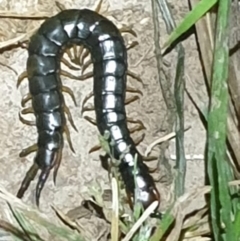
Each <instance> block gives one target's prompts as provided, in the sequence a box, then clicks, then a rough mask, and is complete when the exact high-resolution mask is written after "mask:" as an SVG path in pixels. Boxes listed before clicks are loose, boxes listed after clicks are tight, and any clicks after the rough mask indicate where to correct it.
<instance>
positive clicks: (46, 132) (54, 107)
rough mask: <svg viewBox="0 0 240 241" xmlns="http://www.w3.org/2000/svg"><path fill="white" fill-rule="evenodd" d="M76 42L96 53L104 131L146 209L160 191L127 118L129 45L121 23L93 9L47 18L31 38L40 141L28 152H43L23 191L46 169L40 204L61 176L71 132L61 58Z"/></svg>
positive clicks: (32, 89) (100, 119)
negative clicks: (47, 187) (54, 179)
mask: <svg viewBox="0 0 240 241" xmlns="http://www.w3.org/2000/svg"><path fill="white" fill-rule="evenodd" d="M72 44H77V45H83V46H84V47H86V48H87V49H88V50H89V52H90V53H91V58H92V63H93V78H94V86H93V93H94V106H95V113H96V124H97V127H98V130H99V132H100V134H101V135H104V134H105V133H106V132H108V133H109V134H110V135H109V140H108V141H109V142H111V143H114V145H110V147H111V153H114V157H115V158H116V159H121V163H120V166H119V171H120V173H121V176H122V179H123V182H124V183H125V186H126V191H127V193H128V194H129V195H131V196H133V197H134V199H135V200H137V201H139V202H141V203H142V204H143V206H144V207H145V208H146V207H148V205H149V204H151V203H152V202H153V201H155V200H159V193H158V191H157V189H156V187H155V184H154V181H153V178H152V177H151V175H150V174H149V170H148V167H147V166H146V165H145V164H144V162H143V158H142V156H141V155H140V153H139V152H138V151H137V149H136V147H135V144H134V142H133V140H132V139H131V137H130V131H129V129H128V127H127V123H126V122H127V118H126V111H125V92H126V76H127V49H126V46H125V45H124V40H123V38H122V36H121V33H120V31H119V30H118V29H117V27H116V26H115V25H114V24H113V23H112V22H111V21H109V20H108V19H106V18H105V17H103V16H101V15H99V14H98V13H96V12H93V11H91V10H88V9H82V10H76V9H72V10H64V11H62V12H60V13H59V14H57V15H55V16H54V17H51V18H49V19H47V20H46V21H45V22H44V23H43V24H42V25H41V26H40V28H39V30H38V31H37V32H36V33H35V34H34V35H33V36H32V37H31V39H30V43H29V47H28V53H29V57H28V60H27V77H28V80H29V90H30V95H31V100H32V110H31V111H32V112H33V113H34V114H35V116H36V127H37V130H38V140H37V144H36V145H34V147H31V148H30V149H28V150H25V152H26V153H28V152H30V151H33V149H34V150H36V151H37V154H36V156H35V159H34V164H33V166H32V167H31V169H30V170H29V172H28V174H27V175H26V177H25V179H24V181H23V183H22V185H21V187H20V190H19V192H18V194H17V196H18V197H22V196H23V194H24V192H25V190H26V189H27V187H28V185H29V184H30V181H31V180H32V179H33V178H34V176H35V175H36V172H37V168H39V169H40V170H41V173H40V176H39V179H38V183H37V187H36V201H37V204H38V203H39V197H40V193H41V190H42V188H43V186H44V184H45V182H46V180H47V178H48V175H49V173H50V171H51V169H52V168H54V177H56V174H57V169H58V167H59V165H60V162H61V156H62V148H63V133H64V132H66V133H67V134H69V133H68V129H67V128H66V117H65V114H64V113H65V112H66V106H65V103H64V98H63V94H62V89H63V86H62V83H61V80H60V72H61V70H60V61H61V57H62V54H63V52H64V50H65V49H66V48H68V47H69V46H71V45H72ZM26 98H27V97H26ZM27 100H29V98H27ZM120 157H121V158H120ZM135 157H137V164H136V173H135V175H136V186H135V182H134V158H135ZM136 187H137V190H138V192H137V193H136V192H135V188H136Z"/></svg>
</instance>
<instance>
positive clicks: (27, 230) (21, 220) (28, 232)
mask: <svg viewBox="0 0 240 241" xmlns="http://www.w3.org/2000/svg"><path fill="white" fill-rule="evenodd" d="M8 207H9V209H10V211H11V213H12V215H13V216H14V218H15V220H16V221H17V223H18V224H19V226H20V227H21V229H22V230H23V232H24V234H25V236H26V237H28V238H29V240H31V241H40V240H42V241H43V239H41V238H40V236H39V235H38V234H37V231H36V230H35V228H34V227H33V225H32V224H31V223H30V222H29V221H28V220H27V219H26V218H25V217H24V215H22V214H21V212H18V211H17V210H16V209H15V208H13V206H12V205H11V204H10V203H8Z"/></svg>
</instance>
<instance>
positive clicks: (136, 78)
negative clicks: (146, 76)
mask: <svg viewBox="0 0 240 241" xmlns="http://www.w3.org/2000/svg"><path fill="white" fill-rule="evenodd" d="M127 75H129V76H131V77H132V78H133V79H135V80H137V81H138V82H140V83H141V84H143V81H142V79H141V77H140V76H138V75H137V74H135V73H134V72H132V71H131V70H129V69H128V70H127Z"/></svg>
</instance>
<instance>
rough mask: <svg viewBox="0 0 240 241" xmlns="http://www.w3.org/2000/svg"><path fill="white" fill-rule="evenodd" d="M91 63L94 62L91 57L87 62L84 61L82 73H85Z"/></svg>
mask: <svg viewBox="0 0 240 241" xmlns="http://www.w3.org/2000/svg"><path fill="white" fill-rule="evenodd" d="M91 64H92V60H91V59H89V60H88V61H87V62H86V63H84V64H83V65H82V69H81V74H83V73H84V71H85V70H86V69H87V68H88V67H89V66H90V65H91Z"/></svg>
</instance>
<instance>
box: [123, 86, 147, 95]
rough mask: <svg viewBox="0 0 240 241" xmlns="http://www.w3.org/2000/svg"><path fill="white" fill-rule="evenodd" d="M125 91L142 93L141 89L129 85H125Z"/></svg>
mask: <svg viewBox="0 0 240 241" xmlns="http://www.w3.org/2000/svg"><path fill="white" fill-rule="evenodd" d="M126 91H127V92H130V93H138V94H140V95H143V93H142V91H141V90H139V89H135V88H132V87H130V86H127V88H126Z"/></svg>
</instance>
